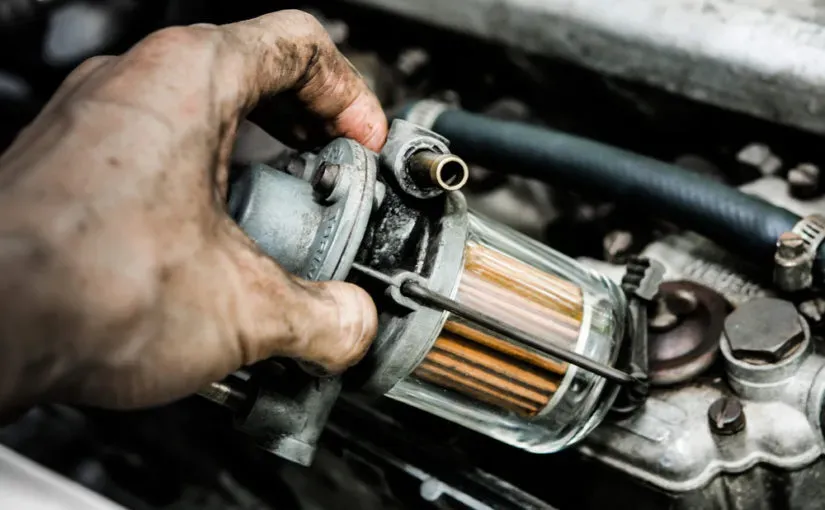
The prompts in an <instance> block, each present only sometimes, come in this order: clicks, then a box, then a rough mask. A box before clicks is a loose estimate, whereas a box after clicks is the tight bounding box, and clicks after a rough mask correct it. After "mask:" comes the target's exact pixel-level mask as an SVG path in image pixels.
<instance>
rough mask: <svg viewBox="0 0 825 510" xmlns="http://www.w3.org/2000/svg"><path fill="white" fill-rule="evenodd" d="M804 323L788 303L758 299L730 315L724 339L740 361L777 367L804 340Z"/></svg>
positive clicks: (770, 299) (779, 300)
mask: <svg viewBox="0 0 825 510" xmlns="http://www.w3.org/2000/svg"><path fill="white" fill-rule="evenodd" d="M802 320H804V319H802V317H801V316H800V315H799V313H798V312H797V311H796V307H794V305H793V304H792V303H790V302H788V301H784V300H782V299H775V298H757V299H754V300H751V301H748V302H747V303H744V304H743V305H741V306H740V307H739V308H737V309H736V310H735V311H734V312H733V313H731V314H730V315H728V317H727V318H726V319H725V338H726V340H727V342H728V344H729V345H730V349H731V353H732V354H733V356H734V357H736V358H737V359H741V360H744V361H747V362H751V363H756V364H761V363H776V362H778V361H781V360H782V359H783V358H784V357H785V356H787V355H788V354H789V353H790V352H792V351H793V350H794V348H796V347H797V346H798V345H799V344H800V343H802V341H803V340H804V339H805V329H804V328H803V326H802V322H801V321H802Z"/></svg>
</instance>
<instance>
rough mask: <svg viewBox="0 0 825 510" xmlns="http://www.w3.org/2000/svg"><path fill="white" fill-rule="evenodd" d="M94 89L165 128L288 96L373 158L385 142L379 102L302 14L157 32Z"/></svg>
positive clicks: (225, 116) (229, 117) (227, 117)
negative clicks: (158, 119) (147, 114)
mask: <svg viewBox="0 0 825 510" xmlns="http://www.w3.org/2000/svg"><path fill="white" fill-rule="evenodd" d="M94 88H95V90H94V94H95V95H96V96H98V97H101V96H102V97H104V98H106V99H109V100H115V101H118V102H120V103H123V102H128V103H129V104H130V105H132V106H137V107H139V108H141V109H148V110H150V111H153V112H155V113H156V114H157V115H159V116H162V117H164V118H165V119H166V120H167V121H168V123H169V124H172V125H179V124H180V123H187V122H198V123H200V122H202V121H203V120H204V117H208V120H210V121H219V122H227V121H234V120H237V118H238V117H239V116H240V115H242V114H245V113H248V112H249V111H250V110H251V109H252V108H253V107H254V106H255V105H256V104H257V103H258V102H259V101H260V100H261V99H263V98H266V97H269V96H273V95H276V94H278V93H281V92H286V91H293V92H294V93H295V94H296V95H297V97H298V98H299V99H300V100H301V102H302V103H303V104H304V105H305V106H306V108H307V109H308V110H309V111H311V112H313V113H314V114H316V115H318V116H320V117H321V118H322V119H323V120H325V121H326V123H327V124H328V126H329V130H330V134H332V135H333V136H345V137H347V138H351V139H354V140H356V141H358V142H360V143H361V144H363V145H365V146H367V147H368V148H370V149H372V150H375V151H378V150H380V149H381V147H382V146H383V144H384V141H385V139H386V135H387V119H386V116H385V115H384V112H383V110H382V108H381V105H380V103H379V102H378V99H377V98H376V97H375V95H374V94H373V93H372V91H370V89H369V87H368V86H367V85H366V83H365V82H364V80H362V79H361V77H360V76H359V75H358V73H357V71H356V70H355V69H354V68H353V66H352V65H351V64H350V63H349V61H348V60H347V59H346V58H345V57H344V56H343V55H342V54H341V53H340V52H339V51H338V49H337V48H336V47H335V44H334V43H333V42H332V40H331V39H330V38H329V35H328V34H327V33H326V31H325V30H324V28H323V26H322V25H321V24H320V23H319V22H318V21H317V20H316V19H315V18H314V17H312V16H311V15H310V14H307V13H305V12H302V11H295V10H288V11H278V12H275V13H272V14H267V15H264V16H261V17H259V18H255V19H251V20H248V21H241V22H237V23H232V24H228V25H221V26H214V25H193V26H189V27H172V28H166V29H163V30H160V31H158V32H155V33H154V34H152V35H150V36H148V37H147V38H145V39H144V40H142V41H141V42H140V43H138V44H137V45H136V46H135V47H133V48H132V49H131V50H129V51H128V52H127V53H126V54H124V55H123V56H122V58H120V59H118V61H117V62H116V64H115V66H114V69H113V72H112V75H110V76H108V78H107V80H106V82H105V83H104V84H101V85H100V86H99V87H94ZM204 102H206V103H209V104H204ZM213 115H217V116H218V117H219V118H217V119H215V118H211V117H212V116H213ZM286 121H289V120H288V119H286ZM216 127H217V126H216Z"/></svg>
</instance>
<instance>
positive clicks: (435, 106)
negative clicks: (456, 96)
mask: <svg viewBox="0 0 825 510" xmlns="http://www.w3.org/2000/svg"><path fill="white" fill-rule="evenodd" d="M451 108H453V107H452V106H450V105H448V104H447V103H442V102H440V101H435V100H433V99H422V100H421V101H418V102H417V103H415V105H414V106H413V107H412V108H410V111H409V113H407V121H409V122H412V123H413V124H417V125H419V126H421V127H423V128H424V129H430V130H431V129H432V128H433V126H435V122H436V121H437V120H438V117H440V116H441V114H442V113H444V112H445V111H447V110H449V109H451Z"/></svg>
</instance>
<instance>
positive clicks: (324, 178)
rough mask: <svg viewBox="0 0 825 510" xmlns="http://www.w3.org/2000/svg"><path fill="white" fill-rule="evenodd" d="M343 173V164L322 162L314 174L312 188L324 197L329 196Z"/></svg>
mask: <svg viewBox="0 0 825 510" xmlns="http://www.w3.org/2000/svg"><path fill="white" fill-rule="evenodd" d="M340 174H341V166H340V165H336V164H333V163H327V162H325V161H324V162H322V163H321V164H320V165H318V169H317V170H315V174H314V175H313V176H312V182H311V184H312V189H314V190H315V191H316V192H317V193H318V194H319V195H320V196H321V197H322V198H329V196H330V195H332V192H333V191H335V184H336V183H337V182H338V176H339V175H340Z"/></svg>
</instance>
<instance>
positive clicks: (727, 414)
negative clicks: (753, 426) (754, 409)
mask: <svg viewBox="0 0 825 510" xmlns="http://www.w3.org/2000/svg"><path fill="white" fill-rule="evenodd" d="M708 425H709V426H710V430H711V431H712V432H713V433H715V434H719V435H724V436H730V435H733V434H736V433H738V432H741V431H742V430H744V428H745V410H744V409H743V408H742V402H740V401H739V399H738V398H735V397H722V398H720V399H718V400H716V401H715V402H713V403H712V404H711V405H710V407H709V408H708Z"/></svg>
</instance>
